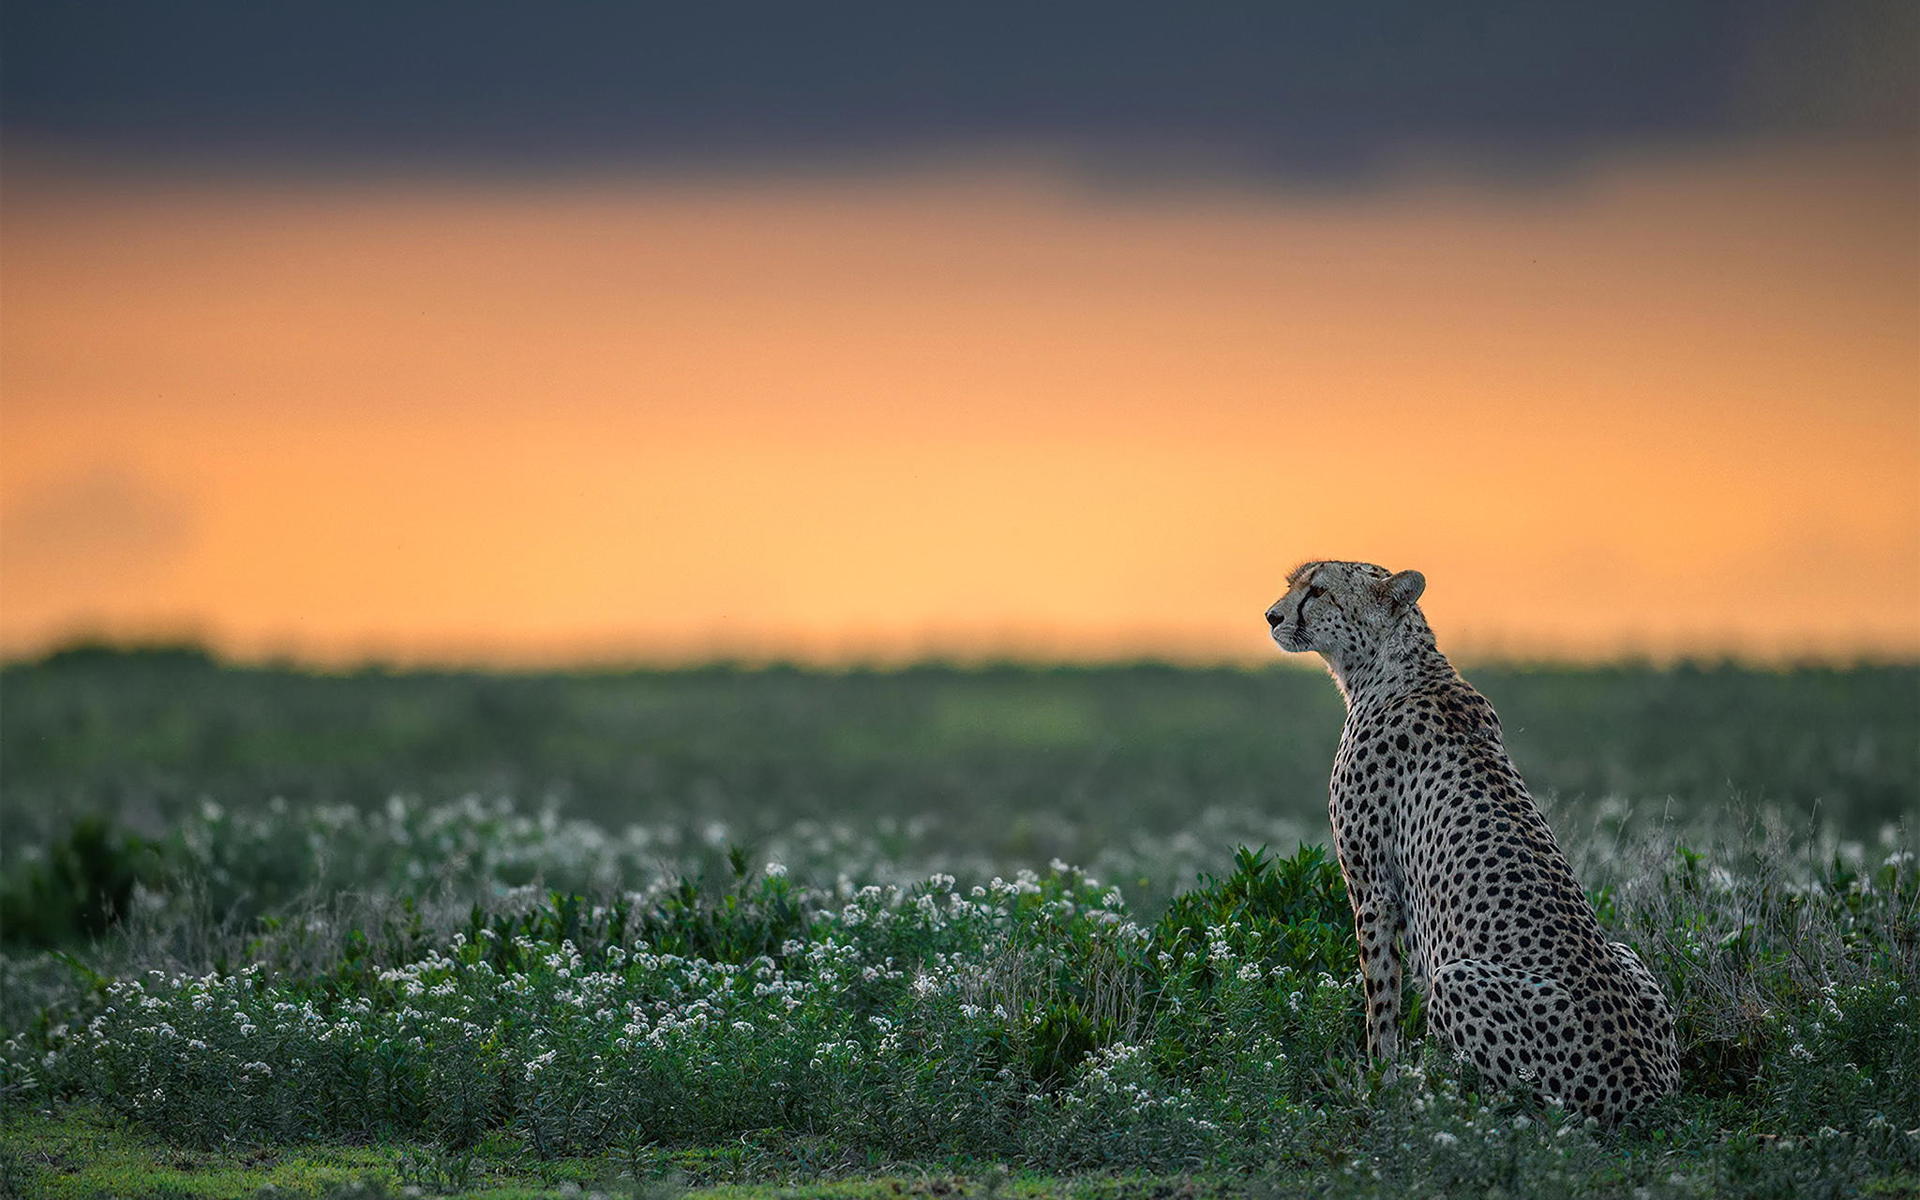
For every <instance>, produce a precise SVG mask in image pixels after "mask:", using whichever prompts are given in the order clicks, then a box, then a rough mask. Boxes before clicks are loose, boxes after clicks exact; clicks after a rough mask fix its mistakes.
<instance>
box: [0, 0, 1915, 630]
mask: <svg viewBox="0 0 1920 1200" xmlns="http://www.w3.org/2000/svg"><path fill="white" fill-rule="evenodd" d="M5 32H6V44H7V50H6V61H5V71H4V75H3V76H0V101H3V103H0V120H3V122H4V196H3V200H0V205H3V207H0V220H3V222H4V226H3V229H4V272H3V275H0V287H3V288H4V292H3V294H0V301H3V302H4V342H3V343H0V384H3V385H4V408H3V409H0V422H3V425H0V434H3V436H0V653H4V654H5V655H6V656H9V657H14V658H19V657H22V656H32V655H35V654H38V653H40V652H42V651H44V650H45V649H47V648H48V647H50V646H52V645H55V644H57V643H60V642H62V641H64V640H67V639H70V638H73V637H75V636H79V635H104V636H109V637H115V638H149V637H155V636H183V635H184V636H191V637H194V638H197V639H200V640H203V641H206V642H207V643H209V644H211V645H213V646H214V647H216V648H218V649H219V650H221V651H224V652H227V653H229V654H234V655H238V656H242V657H259V656H291V657H293V658H295V659H297V660H300V661H306V662H312V663H322V664H337V663H342V662H350V661H357V660H360V659H364V658H368V657H378V658H382V659H389V660H397V661H402V662H443V663H444V662H454V663H482V664H496V665H498V664H528V663H543V662H546V663H550V662H562V661H565V662H574V661H580V660H591V659H622V660H638V661H677V660H693V659H703V658H708V657H712V656H716V655H724V656H733V657H744V658H747V659H755V658H761V659H764V658H785V659H798V660H802V661H819V662H844V661H847V660H881V661H886V660H897V659H902V658H911V657H917V656H923V655H928V654H935V655H947V656H957V657H962V658H966V657H980V656H987V657H992V656H1014V657H1038V658H1047V659H1062V658H1064V659H1102V658H1116V657H1118V658H1137V657H1157V658H1168V659H1173V660H1178V661H1209V662H1219V661H1230V662H1240V661H1266V660H1268V659H1270V658H1271V657H1272V656H1273V655H1272V650H1271V647H1270V646H1269V644H1268V643H1267V641H1266V639H1265V636H1264V635H1265V630H1264V627H1263V624H1262V622H1261V620H1260V613H1261V611H1262V609H1263V608H1264V607H1265V606H1266V604H1267V603H1268V602H1269V601H1270V600H1271V599H1272V598H1273V596H1274V595H1275V594H1277V592H1278V590H1279V587H1280V582H1281V579H1282V577H1283V575H1284V574H1285V572H1286V570H1287V569H1288V568H1289V567H1290V566H1291V565H1293V564H1294V563H1295V562H1297V561H1300V560H1302V559H1305V558H1310V557H1343V558H1361V559H1369V560H1374V561H1378V562H1381V563H1384V564H1386V565H1389V566H1391V567H1394V568H1401V567H1408V566H1414V567H1419V568H1421V569H1422V570H1424V571H1426V573H1427V574H1428V577H1429V579H1430V581H1431V586H1430V589H1429V592H1428V598H1427V601H1426V607H1427V609H1428V612H1429V615H1430V616H1431V617H1432V619H1433V620H1434V622H1435V624H1436V626H1437V627H1438V628H1439V630H1440V631H1441V635H1442V644H1443V646H1445V647H1448V648H1451V649H1454V650H1464V651H1466V652H1469V653H1471V654H1479V655H1482V656H1486V655H1496V656H1505V657H1524V658H1543V657H1545V658H1593V657H1600V658H1610V657H1615V656H1619V655H1622V654H1647V655H1653V656H1655V657H1663V656H1670V655H1705V656H1715V655H1721V654H1729V653H1731V654H1736V655H1740V656H1745V657H1750V658H1757V659H1762V660H1778V659H1798V658H1839V659H1851V658H1856V657H1869V658H1881V659H1885V658H1894V659H1905V658H1910V657H1911V656H1913V655H1914V654H1915V653H1916V651H1920V239H1917V238H1916V232H1915V230H1916V216H1917V215H1920V169H1917V167H1920V159H1917V158H1916V152H1915V137H1914V133H1915V112H1916V93H1915V86H1916V85H1915V82H1914V81H1915V78H1916V72H1915V71H1914V70H1913V67H1914V62H1913V59H1914V46H1915V40H1916V33H1915V16H1914V9H1913V7H1912V6H1911V5H1907V4H1900V3H1872V2H1870V3H1863V4H1849V5H1814V4H1803V3H1787V2H1781V0H1766V2H1761V3H1747V2H1743V3H1712V2H1706V3H1685V4H1673V3H1665V2H1662V3H1635V2H1629V3H1620V4H1611V5H1606V6H1573V7H1569V6H1559V5H1536V6H1509V5H1493V4H1478V3H1476V4H1467V5H1443V6H1433V5H1425V4H1414V3H1389V4H1381V5H1373V6H1366V7H1365V8H1364V9H1355V8H1350V7H1348V6H1335V5H1327V6H1292V5H1288V6H1214V5H1181V6H1179V10H1178V13H1177V16H1176V14H1175V13H1174V12H1173V11H1172V10H1170V9H1167V8H1165V7H1162V6H1135V5H1125V4H1098V5H1081V4H1049V5H1044V6H1000V5H966V6H946V7H940V8H929V7H926V6H918V5H913V6H901V5H883V4H876V5H845V4H828V5H761V4H752V5H749V4H732V3H707V4H700V5H686V6H680V5H652V4H647V5H540V6H530V5H504V4H498V3H487V2H481V3H460V4H434V3H427V4H409V5H388V4H351V3H340V2H337V0H336V2H330V3H324V4H321V3H276V4H272V5H258V4H246V3H228V2H215V0H205V2H194V3H169V4H164V5H155V4H145V3H96V2H84V3H42V2H15V3H12V4H9V5H8V8H7V12H6V16H5Z"/></svg>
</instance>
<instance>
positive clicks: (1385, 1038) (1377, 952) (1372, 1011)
mask: <svg viewBox="0 0 1920 1200" xmlns="http://www.w3.org/2000/svg"><path fill="white" fill-rule="evenodd" d="M1405 929H1406V916H1405V914H1404V913H1403V912H1402V911H1401V908H1400V905H1399V903H1398V902H1396V901H1394V900H1391V899H1388V898H1386V897H1383V896H1374V897H1370V898H1369V899H1366V900H1363V901H1361V902H1360V903H1358V904H1356V905H1354V908H1353V934H1354V938H1355V940H1356V941H1358V942H1359V945H1360V978H1361V981H1362V983H1363V985H1364V986H1365V988H1366V993H1367V1057H1369V1058H1371V1059H1372V1060H1373V1061H1375V1062H1383V1063H1387V1064H1389V1069H1391V1064H1392V1062H1393V1060H1394V1059H1395V1058H1396V1057H1397V1056H1398V1055H1399V1053H1400V981H1401V973H1402V972H1401V964H1400V945H1399V938H1400V934H1401V933H1402V932H1403V931H1404V930H1405Z"/></svg>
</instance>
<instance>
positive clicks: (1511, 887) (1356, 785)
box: [1267, 562, 1679, 1121]
mask: <svg viewBox="0 0 1920 1200" xmlns="http://www.w3.org/2000/svg"><path fill="white" fill-rule="evenodd" d="M1425 590H1426V578H1425V577H1424V576H1422V575H1421V574H1420V572H1418V571H1402V572H1400V573H1399V574H1397V575H1395V574H1389V573H1388V572H1387V571H1385V570H1383V569H1382V568H1380V567H1376V566H1373V565H1371V564H1369V563H1349V562H1310V563H1306V564H1305V565H1303V566H1301V567H1299V568H1297V569H1295V571H1294V572H1293V574H1291V575H1289V576H1288V577H1287V593H1286V595H1284V596H1282V597H1281V598H1280V599H1279V600H1278V601H1276V602H1275V603H1274V605H1273V607H1272V608H1269V609H1268V610H1267V624H1268V625H1269V626H1270V627H1271V629H1272V632H1273V640H1274V641H1275V642H1276V643H1278V644H1279V646H1280V648H1281V649H1282V650H1291V651H1307V650H1311V651H1314V652H1316V653H1318V654H1319V655H1320V656H1321V657H1322V658H1324V659H1326V661H1327V666H1328V668H1329V669H1330V670H1331V671H1332V672H1333V678H1334V682H1335V683H1336V684H1338V685H1339V687H1340V691H1341V694H1342V695H1344V696H1345V697H1346V701H1347V723H1346V726H1345V728H1344V729H1343V730H1342V732H1341V736H1340V751H1339V753H1338V754H1337V755H1336V756H1335V758H1334V760H1333V781H1332V785H1331V809H1332V816H1333V834H1334V847H1335V850H1336V851H1337V853H1338V854H1339V858H1340V869H1341V871H1342V872H1343V873H1344V874H1345V876H1346V879H1347V894H1348V896H1349V898H1350V899H1351V900H1352V902H1353V924H1354V933H1355V935H1356V936H1357V937H1358V939H1359V943H1360V964H1361V970H1362V973H1363V975H1364V978H1365V985H1366V997H1367V1050H1368V1053H1369V1055H1370V1056H1371V1057H1373V1058H1374V1059H1376V1060H1381V1061H1388V1062H1390V1061H1391V1060H1392V1059H1393V1058H1394V1056H1395V1055H1396V1053H1397V1051H1398V1048H1399V1047H1398V1038H1399V1027H1400V982H1401V971H1402V962H1403V959H1404V961H1405V962H1406V963H1407V965H1408V966H1409V967H1410V968H1411V970H1412V972H1413V977H1414V978H1415V979H1425V980H1426V981H1427V1026H1428V1029H1429V1030H1430V1031H1431V1032H1432V1033H1435V1034H1438V1035H1439V1036H1440V1037H1441V1038H1443V1039H1444V1040H1445V1042H1446V1043H1447V1044H1448V1045H1450V1046H1452V1047H1453V1049H1454V1051H1455V1052H1456V1053H1458V1054H1459V1055H1461V1056H1462V1057H1465V1058H1468V1059H1471V1060H1472V1061H1473V1062H1474V1063H1475V1064H1476V1065H1478V1066H1479V1068H1480V1070H1481V1071H1482V1072H1484V1073H1485V1074H1486V1075H1487V1076H1489V1077H1490V1078H1491V1079H1493V1080H1494V1081H1496V1082H1498V1083H1501V1084H1513V1083H1517V1082H1519V1081H1521V1080H1528V1081H1531V1082H1532V1083H1533V1084H1534V1085H1535V1086H1537V1087H1539V1088H1540V1089H1541V1090H1542V1091H1543V1092H1546V1093H1547V1094H1548V1095H1552V1096H1557V1097H1559V1098H1560V1099H1561V1100H1562V1101H1563V1102H1565V1103H1566V1104H1568V1105H1570V1106H1572V1107H1574V1108H1576V1109H1578V1110H1579V1111H1581V1112H1584V1113H1586V1114H1588V1115H1591V1116H1596V1117H1599V1118H1601V1119H1603V1120H1607V1121H1612V1120H1615V1119H1617V1118H1618V1117H1620V1116H1621V1115H1622V1114H1624V1113H1626V1112H1629V1111H1631V1110H1633V1109H1635V1108H1638V1107H1640V1106H1641V1105H1643V1104H1645V1103H1647V1102H1648V1101H1650V1100H1653V1099H1656V1098H1658V1097H1660V1096H1663V1095H1665V1094H1666V1093H1668V1092H1670V1091H1672V1090H1673V1088H1674V1086H1675V1085H1676V1083H1677V1082H1678V1080H1679V1068H1678V1065H1677V1063H1676V1061H1675V1057H1674V1038H1673V1012H1672V1010H1671V1009H1670V1008H1669V1007H1668V1006H1667V1000H1666V997H1665V996H1663V995H1662V994H1661V992H1660V986H1659V984H1657V983H1655V982H1654V979H1653V976H1652V975H1651V974H1650V973H1649V972H1648V971H1647V968H1646V966H1645V965H1644V964H1642V963H1641V961H1640V959H1639V958H1638V957H1637V956H1636V955H1635V954H1634V952H1633V951H1632V950H1630V949H1628V948H1627V947H1626V946H1623V945H1621V944H1619V943H1618V942H1609V941H1608V940H1607V939H1606V937H1605V936H1604V935H1603V934H1602V933H1601V931H1600V923H1599V921H1598V920H1597V919H1596V918H1595V916H1594V913H1593V908H1592V906H1591V905H1590V904H1588V902H1587V897H1586V894H1585V893H1584V892H1582V891H1581V890H1580V885H1579V884H1578V883H1576V882H1575V881H1574V878H1573V869H1572V868H1571V867H1570V866H1568V864H1567V858H1566V855H1564V854H1562V853H1561V852H1560V847H1559V845H1558V844H1557V843H1556V842H1555V841H1554V838H1553V831H1552V830H1550V829H1549V828H1547V823H1546V821H1545V820H1544V819H1543V818H1542V817H1541V815H1540V810H1539V808H1538V807H1537V806H1535V804H1534V802H1533V798H1532V797H1531V796H1529V795H1528V794H1527V789H1526V785H1525V784H1523V783H1522V782H1521V781H1520V774H1519V772H1518V771H1516V770H1515V769H1514V766H1513V760H1512V759H1510V758H1508V757H1507V751H1506V747H1505V746H1504V745H1503V744H1502V742H1501V737H1500V721H1499V718H1497V717H1495V716H1494V713H1493V706H1492V705H1490V704H1488V703H1487V701H1486V698H1485V697H1483V696H1481V695H1480V693H1479V692H1476V691H1474V690H1473V688H1472V687H1470V686H1468V684H1467V682H1466V681H1465V680H1464V679H1462V678H1460V676H1459V674H1458V673H1457V672H1455V671H1454V669H1453V666H1452V664H1451V663H1449V662H1448V661H1447V659H1446V656H1445V655H1443V654H1441V653H1440V650H1439V648H1438V647H1437V646H1436V645H1435V644H1434V639H1433V630H1432V629H1430V628H1429V627H1428V625H1427V621H1426V618H1425V617H1424V616H1423V615H1421V612H1420V608H1419V605H1418V604H1417V603H1416V602H1417V601H1418V600H1419V599H1420V595H1421V593H1422V592H1423V591H1425Z"/></svg>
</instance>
